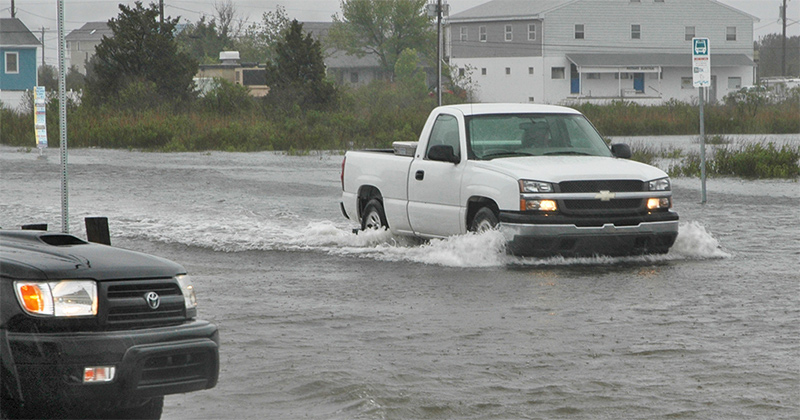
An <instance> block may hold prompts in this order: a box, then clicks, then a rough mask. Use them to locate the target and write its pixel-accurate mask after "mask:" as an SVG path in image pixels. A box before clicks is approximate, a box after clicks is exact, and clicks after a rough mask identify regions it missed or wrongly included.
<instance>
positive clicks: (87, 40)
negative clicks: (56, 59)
mask: <svg viewBox="0 0 800 420" xmlns="http://www.w3.org/2000/svg"><path fill="white" fill-rule="evenodd" d="M104 36H107V37H109V38H111V37H113V36H114V32H113V31H112V30H111V28H109V27H108V23H107V22H87V23H86V24H84V25H83V26H81V27H80V28H78V29H75V30H73V31H71V32H70V33H69V34H68V35H67V36H66V38H65V40H66V41H67V56H68V57H69V64H70V67H73V66H74V67H75V68H76V69H77V70H78V72H80V73H82V74H86V63H88V62H89V60H90V59H91V58H92V57H94V54H95V48H97V46H98V45H100V42H102V41H103V37H104Z"/></svg>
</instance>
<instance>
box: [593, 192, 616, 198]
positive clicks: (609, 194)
mask: <svg viewBox="0 0 800 420" xmlns="http://www.w3.org/2000/svg"><path fill="white" fill-rule="evenodd" d="M616 196H617V193H613V192H611V191H605V190H604V191H600V192H599V193H597V194H595V196H594V198H598V199H600V201H611V199H612V198H615V197H616Z"/></svg>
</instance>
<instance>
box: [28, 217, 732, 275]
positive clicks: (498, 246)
mask: <svg viewBox="0 0 800 420" xmlns="http://www.w3.org/2000/svg"><path fill="white" fill-rule="evenodd" d="M37 210H38V212H39V213H41V216H42V218H40V219H38V220H42V219H44V220H47V217H54V216H56V211H55V210H56V209H37ZM75 216H76V217H75V219H74V220H75V221H80V220H82V218H83V217H84V216H88V214H86V215H75ZM110 222H111V224H112V226H111V228H112V230H113V232H114V233H113V236H116V237H125V238H129V239H137V240H146V241H155V242H164V243H179V244H183V245H188V246H197V247H203V248H209V249H213V250H215V251H220V252H243V251H254V250H260V251H311V252H325V253H329V254H332V255H341V256H350V257H359V258H371V259H375V260H379V261H390V262H400V261H408V262H412V263H419V264H429V265H439V266H445V267H462V268H484V267H503V266H514V265H516V266H567V265H568V266H576V265H613V264H618V263H648V264H649V263H653V262H664V261H679V260H696V259H713V258H728V257H730V254H728V253H727V252H725V251H724V250H723V249H722V247H721V245H720V243H719V241H718V240H717V239H716V238H715V237H714V236H713V235H712V234H711V233H710V232H709V231H708V230H707V229H706V228H705V227H704V226H703V225H702V224H700V223H699V222H696V221H691V222H688V223H681V224H680V226H679V233H678V238H677V240H676V241H675V245H674V246H673V247H672V249H671V250H670V252H669V253H668V254H665V255H645V256H636V257H621V258H616V257H614V258H612V257H603V256H598V257H586V258H563V257H552V258H523V257H516V256H513V255H509V254H507V253H506V242H507V237H506V236H505V235H504V234H503V233H502V232H500V231H489V232H484V233H481V234H473V233H470V234H466V235H458V236H453V237H449V238H444V239H432V240H429V241H422V240H419V239H414V238H409V237H402V236H395V235H392V233H391V232H388V231H362V232H358V234H354V233H353V230H352V227H353V226H352V225H351V224H350V223H348V222H344V221H343V222H339V223H335V222H333V221H330V220H314V221H309V220H308V219H306V218H303V217H301V216H298V215H296V214H293V213H291V214H287V213H274V214H272V215H268V214H255V213H252V212H250V213H241V214H237V215H236V217H231V215H230V214H228V215H221V214H217V213H214V212H200V213H198V214H185V213H183V214H180V213H178V214H176V213H171V212H158V211H155V212H151V214H149V215H148V217H141V215H140V214H139V213H136V211H135V210H134V211H130V212H128V211H126V210H121V211H119V213H118V214H117V215H116V216H115V217H113V218H111V220H110ZM82 229H83V227H82V226H80V224H79V223H77V222H76V224H75V226H74V229H73V230H72V232H73V233H74V234H76V235H78V236H82Z"/></svg>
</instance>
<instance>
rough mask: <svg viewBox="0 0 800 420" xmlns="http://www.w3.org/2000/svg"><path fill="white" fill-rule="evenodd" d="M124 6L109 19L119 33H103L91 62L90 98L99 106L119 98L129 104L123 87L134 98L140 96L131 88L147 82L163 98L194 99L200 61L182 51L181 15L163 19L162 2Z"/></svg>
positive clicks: (167, 100)
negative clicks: (178, 38)
mask: <svg viewBox="0 0 800 420" xmlns="http://www.w3.org/2000/svg"><path fill="white" fill-rule="evenodd" d="M119 8H120V11H121V13H120V14H119V16H118V17H117V18H112V19H111V20H109V21H108V26H109V27H110V28H111V30H112V31H113V33H114V36H113V37H111V38H108V37H104V38H103V40H102V41H101V42H100V44H99V45H98V46H97V48H96V54H95V55H94V57H93V58H92V60H91V61H90V63H89V64H90V67H91V71H89V72H88V74H87V77H86V92H85V95H84V100H86V102H87V103H90V104H93V105H101V104H106V103H112V102H114V101H117V102H118V104H119V105H120V106H125V105H127V104H125V103H123V102H120V100H121V99H122V97H123V95H121V92H127V94H126V95H124V96H125V97H128V98H136V97H139V96H140V95H139V96H137V95H134V94H132V91H131V89H134V90H140V89H138V88H136V86H139V87H146V89H145V90H146V91H147V93H148V94H150V93H152V94H155V95H156V98H153V99H155V100H156V101H157V102H159V103H171V104H179V103H182V102H185V101H187V100H189V99H191V98H192V97H193V96H194V81H193V80H192V78H193V77H194V75H195V74H196V73H197V67H198V65H197V61H195V60H194V59H192V58H191V57H189V55H188V54H186V53H185V52H179V51H178V45H177V43H176V42H175V38H174V33H175V25H176V24H177V23H178V19H177V18H175V19H172V18H169V17H167V18H165V19H164V22H163V23H160V22H159V14H160V13H159V7H158V5H156V4H150V7H149V8H147V9H145V8H144V7H142V3H141V2H136V4H135V6H134V7H133V8H130V7H128V6H126V5H124V4H120V5H119ZM132 86H133V87H132Z"/></svg>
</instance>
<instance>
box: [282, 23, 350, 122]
mask: <svg viewBox="0 0 800 420" xmlns="http://www.w3.org/2000/svg"><path fill="white" fill-rule="evenodd" d="M275 51H276V56H275V62H274V63H268V64H267V68H266V73H267V85H269V87H270V92H269V94H268V95H267V96H266V101H267V103H269V104H272V105H277V106H281V107H287V106H293V105H295V104H296V105H299V106H301V107H304V108H321V107H325V106H326V105H330V104H332V103H333V102H334V101H335V100H336V96H337V94H336V89H335V87H334V86H333V84H332V83H331V82H330V81H329V80H327V79H326V78H325V63H324V61H323V58H322V47H321V46H320V43H319V41H317V40H315V39H314V38H313V37H311V34H305V35H303V24H301V23H298V22H297V20H293V21H292V23H291V25H290V26H289V30H288V31H287V32H286V36H285V38H284V40H283V41H281V42H279V43H278V44H277V45H276V48H275Z"/></svg>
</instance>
